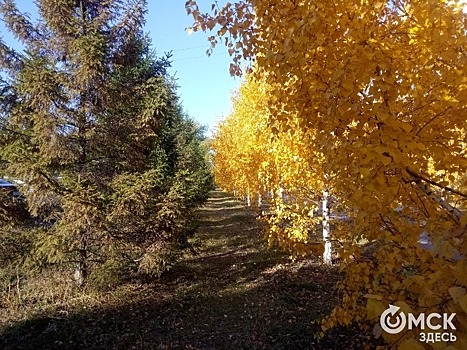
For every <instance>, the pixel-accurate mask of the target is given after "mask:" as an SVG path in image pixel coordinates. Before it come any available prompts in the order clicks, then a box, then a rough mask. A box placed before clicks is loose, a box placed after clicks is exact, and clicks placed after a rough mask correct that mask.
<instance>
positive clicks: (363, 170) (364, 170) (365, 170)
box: [360, 168, 370, 177]
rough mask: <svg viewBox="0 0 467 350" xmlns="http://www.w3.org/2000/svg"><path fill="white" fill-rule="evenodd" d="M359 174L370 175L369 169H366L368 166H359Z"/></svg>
mask: <svg viewBox="0 0 467 350" xmlns="http://www.w3.org/2000/svg"><path fill="white" fill-rule="evenodd" d="M360 174H362V176H363V177H368V175H370V169H368V168H361V169H360Z"/></svg>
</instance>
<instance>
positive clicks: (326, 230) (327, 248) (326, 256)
mask: <svg viewBox="0 0 467 350" xmlns="http://www.w3.org/2000/svg"><path fill="white" fill-rule="evenodd" d="M328 200H329V192H328V190H324V191H323V241H324V253H323V262H324V263H325V264H327V265H331V264H332V247H331V227H330V225H329V206H328Z"/></svg>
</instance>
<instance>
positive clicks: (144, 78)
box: [0, 0, 208, 284]
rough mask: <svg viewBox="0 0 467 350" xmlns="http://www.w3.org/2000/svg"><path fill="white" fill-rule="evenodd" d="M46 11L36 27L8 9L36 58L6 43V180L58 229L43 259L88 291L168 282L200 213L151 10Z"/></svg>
mask: <svg viewBox="0 0 467 350" xmlns="http://www.w3.org/2000/svg"><path fill="white" fill-rule="evenodd" d="M37 7H38V14H39V20H38V21H37V23H35V24H34V23H32V22H31V21H30V19H29V17H28V16H27V15H25V14H22V13H20V11H19V10H18V8H17V7H16V4H15V2H14V1H13V0H3V1H0V14H1V16H2V18H3V20H4V21H5V23H6V25H7V27H8V29H9V30H10V31H11V32H12V33H13V34H14V36H15V37H16V38H17V39H18V41H20V43H21V44H22V45H23V46H24V48H25V49H24V52H16V51H14V50H13V49H11V48H9V47H8V46H7V45H6V44H5V43H3V42H0V68H2V70H3V71H4V72H5V73H7V74H8V79H7V80H6V81H5V84H6V86H7V87H8V89H7V90H5V89H3V90H2V101H3V100H4V99H5V98H6V97H8V96H9V95H8V94H7V93H6V91H8V92H12V94H13V95H14V101H13V102H12V104H11V105H12V106H11V109H10V111H9V112H7V113H3V114H2V124H1V127H2V149H1V152H0V157H1V159H2V160H3V164H4V168H3V169H2V172H3V174H4V175H6V176H8V177H10V178H13V179H20V180H22V181H24V183H25V184H24V186H23V188H22V192H23V193H24V195H25V197H26V200H27V204H28V210H29V212H30V214H31V215H33V216H35V217H38V218H40V220H42V222H44V223H47V224H46V225H42V226H41V229H40V230H38V231H37V232H38V233H37V234H36V235H35V237H34V239H33V246H34V249H33V252H32V253H33V254H32V256H33V257H34V259H35V260H37V261H38V262H40V263H67V264H69V265H72V266H74V269H75V273H74V276H75V279H76V281H77V282H78V283H79V284H84V283H85V282H86V280H87V278H88V276H89V275H92V276H93V278H95V279H99V278H101V277H102V276H107V274H106V273H101V272H112V273H113V272H116V273H117V274H120V273H122V272H124V271H125V269H128V268H135V269H139V270H140V271H143V272H148V273H153V272H156V273H157V272H160V271H161V270H160V269H161V267H163V266H165V264H166V260H165V258H164V256H165V255H166V253H167V252H171V251H172V250H173V249H172V248H173V242H178V241H179V240H180V236H183V232H185V231H186V227H187V225H188V223H187V221H186V217H185V216H184V215H186V214H187V213H186V210H185V209H184V208H187V207H190V205H191V207H193V205H192V203H189V205H188V204H187V203H185V202H184V201H185V199H186V198H187V196H186V193H185V192H186V190H187V188H186V187H187V186H185V187H184V185H183V181H187V180H186V179H187V178H188V175H189V171H186V172H182V171H181V170H180V169H177V162H178V158H180V157H181V156H180V157H179V156H178V154H177V153H178V152H179V151H178V149H179V148H180V147H181V145H179V144H180V143H181V142H180V141H178V140H177V139H176V138H175V134H176V131H174V130H176V125H178V124H180V123H183V120H184V117H183V116H182V115H181V113H180V109H181V108H180V106H179V103H178V99H177V96H176V94H175V87H174V84H173V82H171V80H170V79H169V78H168V76H167V72H166V69H167V68H168V67H169V65H170V63H169V61H168V57H163V58H156V57H155V56H154V53H153V52H152V51H151V49H150V41H149V39H148V38H147V36H146V35H145V34H144V33H143V31H142V27H143V24H144V14H145V13H146V1H144V0H110V1H98V0H59V1H56V0H39V1H37ZM4 91H5V92H4ZM179 146H180V147H179ZM182 180H183V181H182ZM193 188H194V187H191V189H193ZM207 188H208V187H206V189H205V190H206V191H207V190H208V189H207ZM196 190H199V187H198V188H195V189H193V191H196ZM184 191H185V192H184ZM182 209H183V210H182ZM97 267H99V268H97ZM103 279H104V280H105V278H103Z"/></svg>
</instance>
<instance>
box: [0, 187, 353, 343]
mask: <svg viewBox="0 0 467 350" xmlns="http://www.w3.org/2000/svg"><path fill="white" fill-rule="evenodd" d="M199 215H200V221H201V226H200V228H199V230H198V233H197V234H196V236H195V238H194V239H195V240H197V241H198V242H199V248H198V253H197V254H196V255H194V256H193V255H191V256H188V255H187V256H186V257H185V258H184V259H183V260H182V261H180V263H179V264H177V265H176V266H175V267H174V268H172V269H171V270H170V271H169V272H167V273H165V274H163V275H162V277H161V278H160V279H159V280H148V281H145V282H142V281H134V282H132V283H128V284H126V285H123V286H120V287H119V288H117V289H116V290H114V291H111V292H108V293H102V294H101V295H91V294H87V292H86V291H82V292H77V293H78V294H76V295H75V296H73V299H72V300H70V301H69V303H67V300H61V301H60V302H59V303H55V304H53V303H52V304H50V303H49V304H47V307H44V308H40V309H34V308H30V309H29V311H30V313H27V311H28V307H23V309H22V313H21V314H17V315H15V314H14V313H9V314H7V315H8V317H6V319H5V317H3V324H4V327H3V330H2V333H1V335H0V348H2V349H335V348H336V347H342V348H343V349H349V348H351V347H352V344H353V340H352V339H351V338H352V336H349V334H350V335H352V333H349V334H347V335H345V336H342V334H341V333H339V331H336V332H335V333H330V334H329V335H327V336H326V338H325V339H324V340H323V341H322V342H320V343H318V342H317V341H316V340H315V338H314V334H316V333H317V332H319V331H320V326H319V322H320V320H321V319H322V317H324V316H325V315H327V314H328V313H329V312H330V311H331V309H332V308H333V306H334V305H335V304H336V303H337V301H338V298H339V295H338V293H337V291H336V289H335V287H334V285H335V283H336V281H337V280H338V279H339V274H338V273H337V271H336V269H334V268H329V267H324V266H321V265H320V264H319V263H318V262H317V261H312V260H298V261H291V260H290V259H289V258H288V256H287V255H286V254H284V253H281V252H278V251H275V250H268V249H267V247H266V245H265V243H264V241H263V239H262V238H261V234H260V231H261V227H260V224H259V223H258V222H257V221H256V220H255V218H254V216H253V214H252V213H251V212H250V211H249V210H247V209H245V208H244V207H243V206H241V205H240V203H239V202H238V201H236V200H234V199H232V198H230V197H227V196H226V195H225V194H224V193H222V192H220V191H214V192H213V193H212V196H211V199H210V200H209V202H208V203H207V205H206V206H205V207H204V208H202V209H200V210H199ZM80 293H81V294H80ZM66 296H67V297H69V298H71V295H70V294H67V295H66ZM80 298H81V299H80ZM15 316H16V319H15ZM349 341H350V342H349Z"/></svg>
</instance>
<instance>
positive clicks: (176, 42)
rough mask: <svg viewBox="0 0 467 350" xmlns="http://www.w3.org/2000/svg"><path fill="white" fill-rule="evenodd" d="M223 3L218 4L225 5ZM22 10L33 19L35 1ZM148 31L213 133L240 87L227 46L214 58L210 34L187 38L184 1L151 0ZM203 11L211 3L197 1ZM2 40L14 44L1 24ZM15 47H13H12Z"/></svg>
mask: <svg viewBox="0 0 467 350" xmlns="http://www.w3.org/2000/svg"><path fill="white" fill-rule="evenodd" d="M223 2H224V1H219V4H220V5H222V3H223ZM16 3H17V6H18V7H19V8H20V10H22V11H26V12H29V13H31V14H32V16H33V17H34V15H35V13H36V11H35V5H34V1H33V0H17V1H16ZM148 3H149V7H148V14H147V16H146V28H145V29H146V31H147V32H149V33H150V36H151V38H152V41H153V47H154V48H155V49H156V52H157V53H158V54H163V53H164V52H168V51H173V57H172V60H173V63H172V68H171V70H170V72H171V74H172V75H174V76H175V77H176V78H177V79H178V80H177V82H178V85H179V89H178V94H179V96H180V98H181V102H182V105H183V107H184V109H185V110H186V111H187V112H188V114H189V115H190V116H191V117H193V118H194V119H195V120H197V121H198V122H200V123H201V124H203V125H207V126H208V127H209V128H210V129H211V130H212V128H213V127H214V125H215V124H216V123H217V121H218V120H219V119H220V118H221V117H222V116H226V115H227V114H228V113H229V111H230V96H231V91H233V90H235V89H236V88H238V86H239V84H240V80H239V78H236V79H234V78H232V77H230V74H229V64H230V56H229V55H228V54H227V50H226V49H225V48H224V47H221V46H219V47H217V48H216V49H215V50H214V54H213V55H212V56H211V57H208V56H207V55H206V50H207V49H208V48H209V43H208V41H207V37H208V36H209V35H211V34H209V33H207V34H205V33H201V32H195V33H193V34H191V35H188V34H187V32H186V31H185V28H186V27H189V26H190V25H191V24H192V19H191V17H188V16H187V15H186V12H185V0H148ZM198 3H199V5H200V7H201V10H205V11H206V10H209V9H210V4H211V1H210V0H200V1H198ZM0 37H3V39H4V40H5V41H6V42H7V43H8V44H10V45H11V44H12V43H13V42H12V38H11V36H10V35H9V33H6V30H5V28H4V27H3V24H1V23H0ZM13 46H14V45H13Z"/></svg>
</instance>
